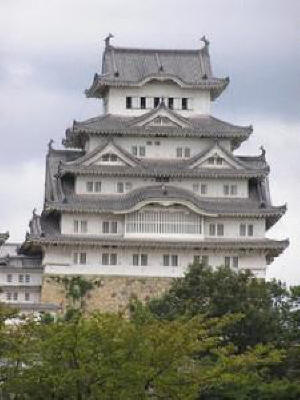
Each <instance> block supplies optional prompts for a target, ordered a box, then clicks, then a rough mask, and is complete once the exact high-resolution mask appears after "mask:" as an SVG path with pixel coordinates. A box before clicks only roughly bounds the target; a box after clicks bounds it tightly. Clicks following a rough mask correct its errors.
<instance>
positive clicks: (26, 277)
mask: <svg viewBox="0 0 300 400" xmlns="http://www.w3.org/2000/svg"><path fill="white" fill-rule="evenodd" d="M25 282H26V283H29V282H30V275H29V274H26V275H25Z"/></svg>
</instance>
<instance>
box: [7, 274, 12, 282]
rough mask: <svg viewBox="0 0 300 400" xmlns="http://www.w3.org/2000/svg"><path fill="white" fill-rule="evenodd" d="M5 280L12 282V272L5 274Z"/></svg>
mask: <svg viewBox="0 0 300 400" xmlns="http://www.w3.org/2000/svg"><path fill="white" fill-rule="evenodd" d="M6 282H12V274H7V275H6Z"/></svg>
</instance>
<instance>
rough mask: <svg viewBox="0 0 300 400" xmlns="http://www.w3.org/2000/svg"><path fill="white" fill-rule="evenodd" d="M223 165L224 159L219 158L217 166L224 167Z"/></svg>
mask: <svg viewBox="0 0 300 400" xmlns="http://www.w3.org/2000/svg"><path fill="white" fill-rule="evenodd" d="M222 164H223V158H221V157H217V165H222Z"/></svg>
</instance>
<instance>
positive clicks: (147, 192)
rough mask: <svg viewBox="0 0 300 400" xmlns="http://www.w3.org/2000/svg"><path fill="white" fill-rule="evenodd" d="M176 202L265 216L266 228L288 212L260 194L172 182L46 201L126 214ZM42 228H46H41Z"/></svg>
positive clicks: (51, 206) (54, 206)
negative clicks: (224, 195)
mask: <svg viewBox="0 0 300 400" xmlns="http://www.w3.org/2000/svg"><path fill="white" fill-rule="evenodd" d="M156 201H157V202H164V201H173V202H174V203H176V202H177V203H182V204H186V205H188V206H189V207H190V208H192V209H193V210H194V211H195V212H199V213H204V214H207V215H215V216H217V215H218V216H228V217H231V216H235V217H258V218H266V221H267V222H266V225H267V228H269V227H270V226H272V225H273V224H274V223H275V222H276V221H277V220H278V219H279V218H280V217H281V216H282V215H283V214H284V213H285V211H286V206H280V207H273V206H271V205H267V206H265V208H263V207H262V206H261V203H260V201H259V198H258V196H257V195H256V194H255V195H254V197H253V199H242V198H238V199H233V198H231V199H217V198H201V197H199V196H196V195H194V194H193V193H192V192H190V191H188V190H185V189H182V188H179V187H175V186H170V185H164V184H162V185H155V186H146V187H142V188H138V189H135V190H132V191H131V192H129V193H128V194H124V195H99V196H98V195H97V197H96V198H95V197H93V196H91V195H74V193H73V194H70V195H68V196H66V197H65V199H64V200H63V201H57V202H47V203H45V211H46V212H51V211H54V210H57V211H65V212H76V213H77V212H85V213H103V212H109V213H116V214H118V213H126V212H131V211H133V210H135V209H138V208H139V207H140V206H142V205H144V204H145V203H151V202H156ZM41 230H42V231H43V227H41Z"/></svg>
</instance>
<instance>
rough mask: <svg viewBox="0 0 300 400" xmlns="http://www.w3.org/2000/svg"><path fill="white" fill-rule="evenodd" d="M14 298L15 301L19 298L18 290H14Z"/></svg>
mask: <svg viewBox="0 0 300 400" xmlns="http://www.w3.org/2000/svg"><path fill="white" fill-rule="evenodd" d="M13 298H14V300H15V301H16V300H18V292H14V294H13Z"/></svg>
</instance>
